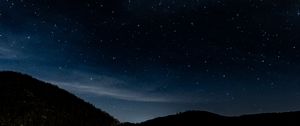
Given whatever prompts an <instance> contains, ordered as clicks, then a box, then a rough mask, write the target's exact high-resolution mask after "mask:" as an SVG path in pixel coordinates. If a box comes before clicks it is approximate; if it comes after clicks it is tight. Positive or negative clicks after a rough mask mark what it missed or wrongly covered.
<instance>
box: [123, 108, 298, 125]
mask: <svg viewBox="0 0 300 126" xmlns="http://www.w3.org/2000/svg"><path fill="white" fill-rule="evenodd" d="M227 125H228V126H272V125H280V126H299V125H300V112H286V113H268V114H254V115H244V116H238V117H226V116H221V115H217V114H213V113H209V112H203V111H188V112H184V113H179V114H176V115H170V116H166V117H159V118H156V119H152V120H148V121H145V122H142V123H138V124H133V123H123V124H120V125H119V126H227Z"/></svg>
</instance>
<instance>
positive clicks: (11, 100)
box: [0, 72, 118, 126]
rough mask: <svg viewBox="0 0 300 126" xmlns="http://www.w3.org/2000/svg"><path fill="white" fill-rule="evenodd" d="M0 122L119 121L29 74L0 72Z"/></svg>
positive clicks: (8, 125)
mask: <svg viewBox="0 0 300 126" xmlns="http://www.w3.org/2000/svg"><path fill="white" fill-rule="evenodd" d="M0 99H1V101H0V126H113V125H116V124H118V121H117V120H116V119H114V118H113V117H111V116H110V115H109V114H107V113H105V112H103V111H101V110H99V109H97V108H95V107H94V106H92V105H91V104H88V103H86V102H84V101H83V100H81V99H79V98H77V97H76V96H74V95H72V94H70V93H68V92H66V91H64V90H62V89H60V88H58V87H56V86H54V85H51V84H47V83H44V82H42V81H39V80H36V79H34V78H32V77H30V76H27V75H23V74H19V73H14V72H0Z"/></svg>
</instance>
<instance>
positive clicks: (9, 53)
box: [0, 47, 18, 59]
mask: <svg viewBox="0 0 300 126" xmlns="http://www.w3.org/2000/svg"><path fill="white" fill-rule="evenodd" d="M17 54H18V53H17V52H16V51H15V50H12V49H8V48H4V47H0V59H17V58H18V56H17Z"/></svg>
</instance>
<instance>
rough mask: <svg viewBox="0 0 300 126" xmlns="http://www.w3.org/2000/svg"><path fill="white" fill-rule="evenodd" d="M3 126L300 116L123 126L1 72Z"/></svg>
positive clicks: (280, 116)
mask: <svg viewBox="0 0 300 126" xmlns="http://www.w3.org/2000/svg"><path fill="white" fill-rule="evenodd" d="M0 99H1V102H0V126H36V125H37V126H210V125H222V126H223V125H230V126H253V125H255V126H261V125H284V126H298V125H300V120H299V119H300V112H299V111H297V112H281V113H263V114H249V115H242V116H232V117H227V116H222V115H218V114H214V113H210V112H206V111H187V112H182V113H178V114H175V115H169V116H165V117H158V118H155V119H151V120H147V121H144V122H141V123H136V124H134V123H129V122H127V123H126V122H125V123H120V121H118V120H117V119H115V118H114V117H112V116H110V115H109V114H108V113H106V112H104V111H102V110H100V109H97V108H95V107H94V106H93V105H92V104H90V103H87V102H85V101H84V100H82V99H80V98H78V97H76V96H75V95H73V94H71V93H69V92H67V91H65V90H63V89H60V88H59V87H57V86H55V85H52V84H49V83H45V82H43V81H40V80H37V79H35V78H33V77H31V76H29V75H26V74H21V73H17V72H11V71H3V72H0Z"/></svg>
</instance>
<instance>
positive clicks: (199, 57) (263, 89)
mask: <svg viewBox="0 0 300 126" xmlns="http://www.w3.org/2000/svg"><path fill="white" fill-rule="evenodd" d="M299 33H300V1H299V0H75V1H74V0H0V70H11V71H18V72H22V73H26V74H29V75H32V76H34V77H36V78H38V79H41V80H44V81H46V82H51V83H53V84H56V85H58V86H59V87H61V88H63V89H66V90H68V91H70V92H72V93H74V94H76V95H77V96H79V97H80V98H83V99H84V100H85V101H88V102H90V103H92V104H94V105H95V106H96V107H98V108H101V109H102V110H104V111H106V112H108V113H110V114H111V115H113V116H114V117H116V118H118V119H119V120H120V121H130V122H141V121H144V120H147V119H151V118H154V117H158V116H165V115H168V114H174V113H177V112H182V111H186V110H204V111H210V112H215V113H218V114H223V115H229V116H230V115H241V114H250V113H262V112H281V111H296V110H300V42H299V41H300V34H299Z"/></svg>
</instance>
